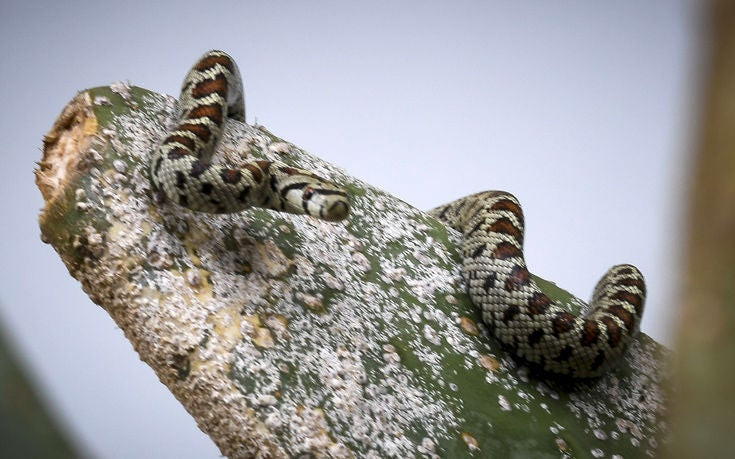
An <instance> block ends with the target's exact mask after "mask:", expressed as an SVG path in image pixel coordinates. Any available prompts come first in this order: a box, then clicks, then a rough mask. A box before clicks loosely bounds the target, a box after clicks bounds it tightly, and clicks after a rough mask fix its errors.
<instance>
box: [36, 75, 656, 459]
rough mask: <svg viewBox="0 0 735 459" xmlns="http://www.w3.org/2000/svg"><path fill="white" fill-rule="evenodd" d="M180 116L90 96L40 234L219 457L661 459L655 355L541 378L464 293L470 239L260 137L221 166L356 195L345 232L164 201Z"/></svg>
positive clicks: (224, 151)
mask: <svg viewBox="0 0 735 459" xmlns="http://www.w3.org/2000/svg"><path fill="white" fill-rule="evenodd" d="M174 104H175V101H174V100H173V99H172V98H169V97H166V96H161V95H158V94H154V93H151V92H148V91H146V90H143V89H140V88H129V87H126V86H125V85H122V84H116V85H113V86H111V87H109V88H108V87H103V88H95V89H91V90H88V91H84V92H82V93H80V94H79V95H78V96H77V97H76V98H75V99H74V100H73V101H72V102H71V103H70V105H69V106H67V107H66V109H65V110H64V112H63V113H62V115H61V117H60V118H59V120H58V122H57V123H56V125H55V126H54V127H53V129H52V130H51V132H50V133H49V134H48V136H47V137H46V141H45V148H44V158H43V161H42V162H41V163H40V168H39V170H38V171H37V182H38V185H39V188H40V189H41V191H42V193H43V196H44V198H45V200H46V207H45V209H44V210H43V212H42V214H41V217H40V225H41V230H42V235H43V238H44V240H45V241H46V242H49V243H50V244H51V245H52V246H53V247H54V248H55V249H56V251H57V252H58V253H59V255H60V256H61V258H62V259H63V261H64V263H65V264H66V266H67V267H68V269H69V272H70V273H71V275H72V276H74V277H75V278H76V279H78V280H79V281H80V283H81V285H82V288H83V289H84V290H85V292H87V293H88V294H89V296H90V298H92V300H93V301H94V302H96V303H97V304H99V305H100V306H101V307H103V308H104V309H105V310H106V311H108V312H109V314H110V315H111V316H112V318H113V319H114V320H115V322H116V323H117V324H118V325H119V327H120V328H121V329H122V330H123V331H124V333H125V334H126V336H127V337H128V339H129V340H130V341H131V342H132V343H133V346H134V347H135V349H136V351H137V352H138V353H139V354H140V357H141V359H142V360H143V361H144V362H146V363H147V364H148V365H150V366H151V367H152V368H153V369H154V370H155V372H156V374H157V375H158V377H159V378H160V380H161V381H162V382H163V383H164V384H165V385H166V386H167V387H169V388H170V390H171V391H172V392H173V393H174V394H175V396H176V397H177V398H178V399H179V400H180V401H181V403H182V404H183V405H184V406H185V407H186V409H187V410H188V411H189V413H191V415H192V416H194V418H195V419H196V420H197V423H198V424H199V426H200V428H201V429H202V430H203V431H205V432H206V433H207V434H209V435H210V437H211V438H212V439H213V440H214V441H215V443H216V444H217V445H218V446H219V448H220V450H221V451H222V453H223V454H225V455H227V456H230V457H250V456H256V455H260V456H263V457H266V456H272V457H282V456H295V455H299V454H308V453H312V454H314V455H316V456H333V457H352V456H355V457H378V456H379V457H402V458H403V457H414V456H415V457H421V456H444V457H463V456H473V455H474V456H476V455H478V454H481V455H496V456H497V457H511V456H516V457H559V456H560V455H562V456H564V455H571V456H580V457H582V456H589V455H592V456H597V457H602V456H606V457H610V456H613V455H615V454H618V455H621V456H624V457H626V458H628V457H637V456H645V455H651V454H655V452H656V451H657V449H658V447H659V444H660V443H661V441H662V439H663V438H664V437H665V436H666V435H665V432H666V426H665V423H664V422H663V420H662V414H663V411H664V407H665V405H666V400H665V395H664V392H663V391H662V389H661V387H662V384H663V383H664V382H665V379H666V376H665V371H664V360H665V358H666V357H667V352H666V351H665V349H663V348H662V347H661V346H659V345H657V344H656V343H654V342H653V341H652V340H651V339H650V338H648V337H647V336H645V335H640V336H639V338H638V339H637V340H636V342H635V343H634V344H633V346H632V348H631V349H630V352H629V353H628V354H627V355H626V357H625V359H623V361H622V362H621V364H620V367H619V368H618V369H617V370H616V371H614V372H612V373H611V374H609V375H607V376H605V377H603V378H601V379H599V380H597V381H592V382H584V383H576V384H561V383H557V382H553V381H548V380H544V379H538V378H536V377H534V376H533V375H529V373H528V371H527V370H526V369H525V368H523V367H519V366H518V365H517V364H516V363H515V362H514V360H513V359H512V358H511V357H510V356H509V355H507V354H506V353H505V352H504V351H503V350H501V349H500V348H499V347H498V346H497V344H496V343H495V342H494V341H492V339H490V338H489V337H488V336H487V332H486V330H485V327H483V326H482V324H481V323H479V322H478V314H477V312H476V311H475V309H474V308H473V307H472V305H471V304H470V302H469V300H468V298H467V296H466V295H465V294H464V293H463V292H464V288H463V284H462V280H461V276H460V270H459V253H458V250H457V241H458V235H457V234H455V233H453V232H451V231H448V230H447V229H446V228H445V227H443V226H442V225H441V224H440V223H438V222H437V221H435V220H434V219H432V218H431V217H429V216H427V215H426V214H424V213H423V212H421V211H419V210H416V209H414V208H412V207H411V206H409V205H407V204H406V203H404V202H401V201H400V200H398V199H396V198H393V197H391V196H389V195H386V194H385V193H383V192H381V191H379V190H377V189H375V188H372V187H370V186H369V185H367V184H365V183H362V182H360V181H359V180H357V179H355V178H352V177H350V176H348V175H347V174H345V173H344V172H343V171H341V170H339V169H337V168H335V167H333V166H331V165H329V164H326V163H324V162H323V161H321V160H319V159H318V158H315V157H312V156H310V155H308V154H307V153H305V152H303V151H302V150H300V149H298V148H297V147H295V146H293V145H291V144H289V143H287V142H284V141H283V140H281V139H278V138H276V137H275V136H273V135H272V134H271V133H269V132H268V131H267V130H266V129H264V128H263V127H262V126H250V125H246V124H243V123H239V122H234V121H233V122H230V123H228V125H227V128H226V129H225V137H224V140H223V144H222V145H221V147H220V148H219V155H220V157H222V156H224V158H220V160H223V161H229V162H231V163H234V164H236V163H238V162H240V161H242V158H243V156H245V155H248V156H250V157H256V158H268V159H280V160H282V161H284V162H288V163H291V164H293V165H295V166H298V167H303V168H307V169H311V170H314V171H315V172H316V173H318V174H319V175H321V176H324V177H327V178H329V179H331V180H333V181H335V182H337V183H340V184H342V185H344V186H345V187H346V188H347V189H348V190H349V192H350V193H351V196H352V213H351V216H350V218H349V220H348V221H346V222H343V223H338V224H332V223H327V222H322V221H319V220H316V219H312V218H308V217H299V216H289V215H282V214H277V213H273V212H269V211H265V210H257V209H256V210H252V211H247V212H243V213H240V214H236V215H225V216H211V215H202V214H195V213H192V212H189V211H187V210H184V209H182V208H178V207H176V206H173V205H170V204H168V203H163V202H157V200H156V199H155V196H154V193H152V191H151V189H150V185H149V181H148V166H147V161H148V157H149V156H148V154H149V152H150V150H151V149H152V148H153V146H154V145H155V143H156V141H157V140H158V139H160V138H161V136H162V135H163V133H164V131H165V128H166V126H168V125H170V123H171V118H172V113H173V107H174ZM537 281H538V282H539V283H540V284H541V285H542V286H543V287H544V288H545V289H546V291H547V294H549V295H550V296H552V297H554V298H558V299H560V300H562V301H565V302H566V304H568V305H569V308H570V310H575V311H576V310H578V309H579V301H578V300H576V299H575V298H573V297H571V296H570V295H569V294H568V293H566V292H564V291H561V290H560V289H558V288H557V287H556V286H555V285H553V284H551V283H548V282H545V281H543V280H541V279H537Z"/></svg>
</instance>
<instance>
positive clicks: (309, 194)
mask: <svg viewBox="0 0 735 459" xmlns="http://www.w3.org/2000/svg"><path fill="white" fill-rule="evenodd" d="M312 196H314V188H312V187H310V186H307V187H306V188H304V195H303V199H304V201H308V200H309V199H311V197H312Z"/></svg>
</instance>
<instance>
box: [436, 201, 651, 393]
mask: <svg viewBox="0 0 735 459" xmlns="http://www.w3.org/2000/svg"><path fill="white" fill-rule="evenodd" d="M429 213H430V214H431V215H432V216H434V217H436V218H437V219H438V220H440V221H442V222H443V223H444V224H445V225H447V226H449V227H451V228H453V229H455V230H457V231H459V232H460V233H461V234H462V242H461V251H462V257H463V263H462V271H463V276H464V278H465V282H466V284H467V291H468V293H469V296H470V299H471V301H472V303H474V305H475V306H476V307H478V308H479V309H480V310H481V316H482V321H483V322H484V323H485V325H486V326H487V328H488V329H489V331H490V334H492V335H493V336H494V337H495V338H496V339H497V340H498V341H500V343H501V344H502V345H503V346H504V347H505V348H507V349H509V350H510V351H511V352H512V354H514V355H515V356H516V357H518V358H519V359H520V360H522V361H524V362H526V363H528V364H529V367H530V368H531V369H532V370H540V372H542V373H546V374H550V375H554V376H559V377H561V378H572V379H589V378H596V377H599V376H602V375H603V374H605V373H606V372H608V371H610V370H611V369H612V367H613V366H614V365H615V364H616V362H617V361H618V359H619V358H620V356H622V355H623V354H624V353H625V351H626V349H627V348H628V347H629V345H630V343H631V342H632V341H633V339H634V338H635V336H636V335H637V333H638V331H639V327H640V321H641V317H642V314H643V306H644V302H645V296H646V286H645V281H644V278H643V275H642V274H641V272H640V271H639V270H638V268H636V267H635V266H633V265H630V264H620V265H616V266H613V267H612V268H610V269H609V270H608V271H607V272H606V273H605V274H604V275H603V276H602V278H601V279H600V280H599V282H598V283H597V285H596V286H595V288H594V290H593V293H592V299H591V300H590V302H589V303H588V304H587V305H585V307H583V308H582V309H583V311H584V312H583V313H581V314H573V313H572V312H569V311H568V310H567V309H566V308H564V307H563V306H562V304H561V303H559V302H558V301H554V300H552V299H551V298H550V297H549V296H548V295H547V294H546V293H544V291H543V290H542V289H541V288H540V287H539V286H538V284H537V282H536V281H535V279H534V277H533V276H532V275H531V273H530V272H529V270H528V268H527V266H526V261H525V258H524V255H523V233H524V229H525V227H524V224H525V223H524V217H523V211H522V209H521V205H520V202H519V201H518V199H517V198H516V197H515V196H513V195H512V194H511V193H508V192H505V191H485V192H481V193H477V194H473V195H470V196H467V197H464V198H461V199H458V200H456V201H453V202H451V203H449V204H446V205H443V206H440V207H437V208H435V209H433V210H431V211H429Z"/></svg>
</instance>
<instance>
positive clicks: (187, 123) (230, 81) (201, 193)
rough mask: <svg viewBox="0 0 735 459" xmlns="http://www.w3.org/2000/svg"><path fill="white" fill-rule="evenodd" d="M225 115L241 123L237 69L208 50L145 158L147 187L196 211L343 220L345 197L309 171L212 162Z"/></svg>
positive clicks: (223, 56)
mask: <svg viewBox="0 0 735 459" xmlns="http://www.w3.org/2000/svg"><path fill="white" fill-rule="evenodd" d="M228 117H229V118H231V119H235V120H239V121H243V122H244V121H245V98H244V96H243V89H242V80H241V78H240V72H239V70H238V68H237V65H236V64H235V61H234V60H233V59H232V58H231V57H230V56H228V55H227V54H226V53H224V52H222V51H210V52H208V53H206V54H205V55H204V56H202V58H201V59H199V61H197V63H196V64H195V65H194V67H192V69H191V70H190V71H189V73H188V74H187V75H186V78H184V83H183V85H182V88H181V96H180V97H179V105H178V116H177V119H178V124H177V126H176V127H175V128H174V129H173V130H171V131H170V132H168V133H167V135H166V137H165V138H164V139H163V141H162V142H161V144H160V145H159V146H158V147H157V148H156V149H155V150H154V152H153V155H152V160H151V170H150V176H151V180H152V182H153V186H154V187H155V188H156V189H158V190H161V191H162V192H163V193H164V194H165V196H166V197H167V198H168V199H169V200H171V201H173V202H175V203H177V204H180V205H182V206H184V207H188V208H189V209H191V210H196V211H200V212H209V213H232V212H239V211H241V210H244V209H247V208H249V207H263V208H266V209H273V210H278V211H281V212H288V213H294V214H307V215H312V216H315V217H318V218H321V219H323V220H328V221H336V220H342V219H344V218H345V217H347V214H348V213H349V209H350V204H349V200H348V197H347V193H345V192H344V191H343V190H342V189H340V188H339V187H337V186H335V185H334V184H332V183H329V182H328V181H326V180H324V179H322V178H320V177H318V176H317V175H315V174H312V173H311V172H309V171H306V170H303V169H297V168H295V167H291V166H288V165H286V164H284V163H281V162H277V161H252V162H248V163H246V164H244V165H243V166H242V167H241V168H238V169H231V168H226V167H223V166H219V165H216V164H213V163H212V162H211V158H212V154H213V153H214V150H215V147H216V146H217V144H218V143H219V140H220V138H221V136H222V129H223V127H224V123H225V120H226V119H227V118H228Z"/></svg>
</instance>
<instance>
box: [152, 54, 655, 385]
mask: <svg viewBox="0 0 735 459" xmlns="http://www.w3.org/2000/svg"><path fill="white" fill-rule="evenodd" d="M227 118H231V119H235V120H239V121H244V120H245V104H244V97H243V90H242V81H241V79H240V74H239V71H238V68H237V65H236V64H235V62H234V60H233V59H232V58H231V57H230V56H228V55H227V54H226V53H224V52H222V51H210V52H208V53H206V54H205V55H204V56H202V58H201V59H200V60H199V61H197V63H196V64H195V65H194V67H193V68H192V69H191V70H190V71H189V73H188V74H187V76H186V78H185V79H184V83H183V86H182V90H181V96H180V98H179V107H178V118H177V121H178V123H177V125H176V127H175V128H174V129H172V130H171V131H170V132H168V133H167V135H166V137H165V138H164V139H163V141H162V142H161V144H160V145H159V146H158V147H157V148H156V149H155V150H154V152H153V154H152V158H151V164H150V167H151V169H150V175H151V180H152V183H153V185H154V187H155V188H156V189H158V190H161V191H162V192H163V193H164V194H165V195H166V197H167V198H168V199H169V200H171V201H173V202H175V203H178V204H180V205H182V206H185V207H188V208H189V209H192V210H196V211H203V212H210V213H231V212H238V211H241V210H243V209H246V208H249V207H263V208H267V209H273V210H277V211H282V212H289V213H297V214H307V215H312V216H314V217H318V218H321V219H324V220H328V221H337V220H342V219H344V218H346V217H347V215H348V213H349V209H350V204H349V200H348V196H347V194H346V193H345V191H343V190H342V189H340V188H339V187H337V186H336V185H334V184H332V183H330V182H328V181H326V180H324V179H321V178H319V177H318V176H316V175H314V174H312V173H311V172H309V171H306V170H302V169H297V168H294V167H291V166H288V165H286V164H283V163H280V162H275V161H253V162H249V163H246V164H244V165H243V166H242V167H241V168H239V169H230V168H226V167H223V166H219V165H215V164H212V163H211V157H212V154H213V152H214V150H215V148H216V146H217V144H218V142H219V140H220V137H221V134H222V130H223V127H224V123H225V121H226V119H227ZM430 214H431V215H433V216H434V217H436V218H437V219H439V220H441V221H442V222H444V223H445V224H446V225H447V226H450V227H452V228H454V229H456V230H457V231H459V232H461V233H462V235H463V237H462V253H463V257H464V262H463V274H464V277H465V280H466V282H467V286H468V291H469V294H470V298H471V300H472V302H473V303H474V304H475V306H476V307H478V308H479V309H480V310H481V311H482V319H483V322H485V324H486V325H487V326H488V328H489V329H490V332H491V334H492V335H493V336H495V338H496V339H497V340H498V341H500V343H501V344H503V346H504V347H506V348H508V349H509V350H511V352H512V353H513V354H514V355H515V356H516V357H518V358H519V359H521V360H523V361H525V362H526V363H528V364H529V365H530V366H531V367H532V368H537V369H539V370H541V371H542V372H546V373H550V374H552V375H560V376H563V377H572V378H593V377H597V376H600V375H602V374H603V373H604V372H606V371H608V370H609V368H610V367H611V366H612V365H613V363H614V362H615V361H616V359H617V358H618V357H620V355H622V354H623V353H624V352H625V350H626V348H627V347H628V345H629V344H630V343H631V341H632V340H633V338H634V337H635V335H636V334H637V332H638V328H639V325H640V320H641V316H642V314H643V305H644V301H645V291H646V288H645V283H644V280H643V276H642V274H641V273H640V271H638V269H637V268H635V267H634V266H632V265H617V266H614V267H612V268H611V269H610V270H609V271H608V272H607V273H606V274H605V275H604V276H603V277H602V279H600V281H599V282H598V283H597V286H596V287H595V289H594V292H593V295H592V300H591V301H590V304H589V305H588V307H587V309H586V310H585V312H584V313H583V314H581V315H575V314H572V313H571V312H569V311H568V310H567V309H566V308H564V307H562V306H561V305H559V304H557V303H556V302H554V301H553V300H552V299H551V298H549V297H548V296H547V295H546V294H545V293H544V292H543V291H542V290H541V288H539V286H538V285H537V284H536V282H535V281H534V279H533V277H532V276H531V274H530V272H529V271H528V269H527V267H526V262H525V259H524V256H523V231H524V219H523V212H522V210H521V206H520V203H519V202H518V200H517V199H516V198H515V197H514V196H513V195H512V194H510V193H506V192H502V191H486V192H483V193H477V194H474V195H471V196H467V197H465V198H462V199H459V200H457V201H454V202H452V203H450V204H447V205H444V206H441V207H438V208H436V209H434V210H432V211H431V212H430Z"/></svg>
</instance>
